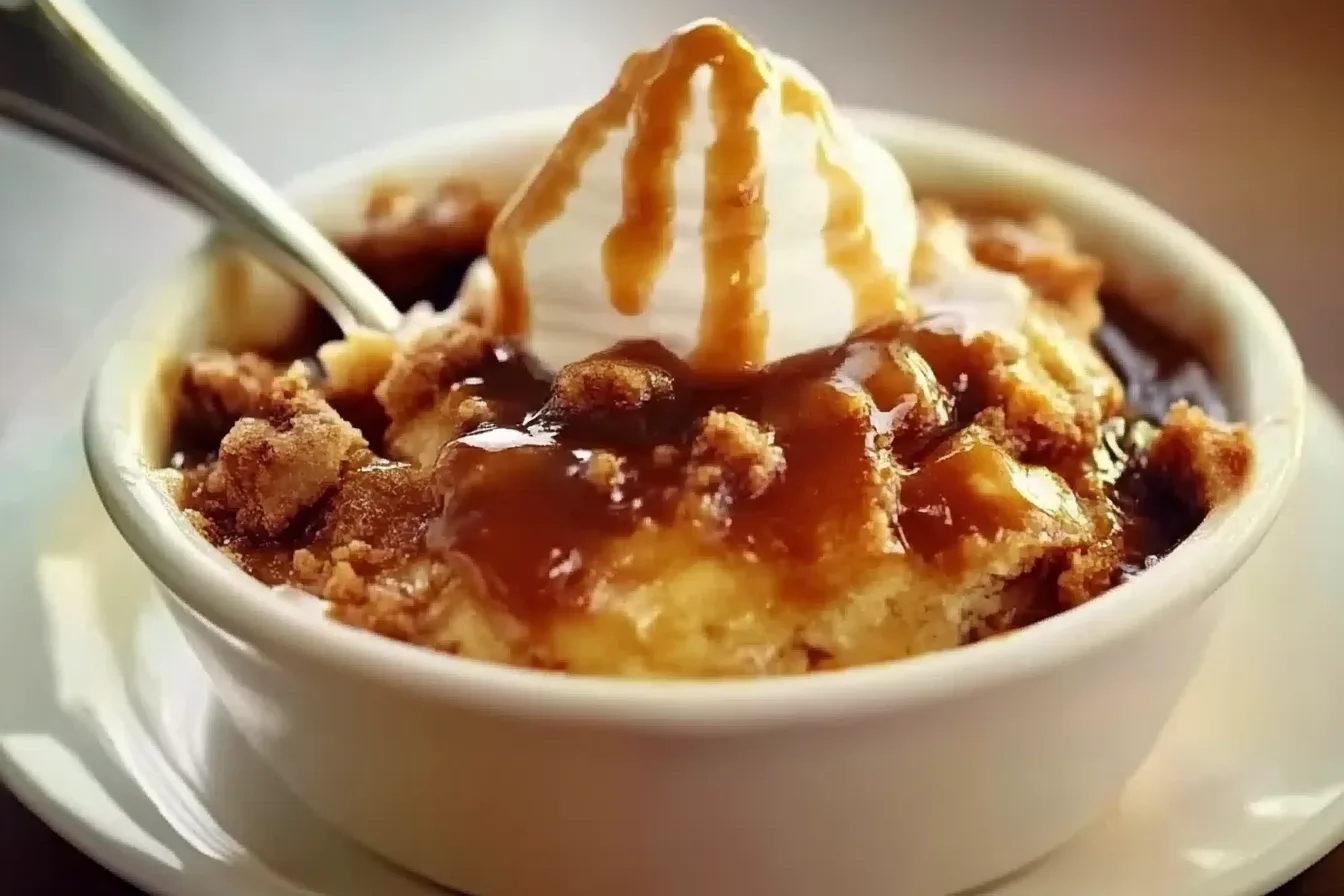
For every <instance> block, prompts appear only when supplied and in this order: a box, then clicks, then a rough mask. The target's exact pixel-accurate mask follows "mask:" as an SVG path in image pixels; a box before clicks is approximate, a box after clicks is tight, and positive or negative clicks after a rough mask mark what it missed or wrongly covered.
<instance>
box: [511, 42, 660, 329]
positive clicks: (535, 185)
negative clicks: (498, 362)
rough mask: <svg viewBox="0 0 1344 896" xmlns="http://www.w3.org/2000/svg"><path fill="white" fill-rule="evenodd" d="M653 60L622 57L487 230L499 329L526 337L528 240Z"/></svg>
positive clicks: (557, 207) (564, 197)
mask: <svg viewBox="0 0 1344 896" xmlns="http://www.w3.org/2000/svg"><path fill="white" fill-rule="evenodd" d="M652 59H653V55H652V54H649V53H636V54H634V55H632V56H631V57H630V58H629V59H627V60H626V61H625V65H624V66H622V68H621V73H620V76H619V77H618V78H617V79H616V83H615V84H613V85H612V87H611V90H609V91H607V94H606V96H604V97H603V98H602V99H601V100H599V101H598V102H597V104H596V105H594V106H593V107H592V108H590V109H588V110H586V111H585V112H583V114H581V115H580V116H579V117H578V118H576V119H575V120H574V123H573V124H571V125H570V126H569V130H568V131H566V132H565V135H564V136H563V137H562V138H560V142H559V143H557V144H556V146H555V149H554V150H552V152H551V154H550V155H549V156H547V157H546V161H545V163H544V164H543V165H542V167H541V170H540V171H538V172H537V174H536V176H535V177H534V178H533V180H532V183H531V184H530V185H529V186H528V188H527V189H526V190H524V191H523V192H522V193H521V194H519V195H518V196H517V197H516V202H515V204H514V205H513V206H512V207H510V208H506V209H505V210H504V212H503V218H501V219H500V221H497V222H496V225H495V227H493V228H492V229H491V231H490V236H489V238H488V242H487V253H488V255H489V258H490V264H491V266H492V267H493V268H494V270H495V276H496V277H497V278H498V281H499V303H500V304H499V328H500V332H501V333H502V334H503V335H505V336H525V335H526V334H527V332H528V326H529V322H530V317H531V313H530V308H529V299H528V294H527V284H526V278H525V276H524V272H523V254H524V252H525V251H526V249H527V241H528V240H529V239H531V238H532V236H533V235H534V234H536V232H537V231H538V230H540V229H541V228H543V227H545V226H546V225H547V224H550V223H551V222H552V221H554V220H555V219H556V218H558V217H560V214H561V213H562V212H563V211H564V210H565V203H566V202H567V201H568V200H569V196H570V194H571V193H573V192H574V189H575V188H576V187H578V185H579V178H580V176H581V175H582V174H583V167H584V165H585V164H586V163H587V162H588V160H589V159H591V158H592V157H593V156H594V155H596V154H597V152H598V151H599V150H600V149H601V148H602V147H603V146H604V145H605V144H606V142H607V136H608V134H610V132H611V131H612V130H614V129H615V128H618V127H620V126H621V125H622V124H623V123H624V122H625V120H626V117H627V116H628V115H629V114H630V109H631V107H632V105H633V104H634V101H635V86H636V84H637V83H640V82H642V80H643V79H644V78H646V77H648V72H649V66H650V62H651V60H652ZM632 145H633V144H632ZM637 211H639V212H641V213H642V212H645V211H648V209H647V208H640V209H638V210H637ZM642 230H643V228H642V227H641V228H640V231H641V232H642Z"/></svg>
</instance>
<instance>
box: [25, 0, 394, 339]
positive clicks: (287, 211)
mask: <svg viewBox="0 0 1344 896" xmlns="http://www.w3.org/2000/svg"><path fill="white" fill-rule="evenodd" d="M0 117H3V118H6V119H9V120H12V121H15V122H18V123H20V124H23V125H25V126H27V127H30V128H32V129H34V130H36V131H39V132H41V133H43V134H45V135H47V136H50V137H54V138H56V139H57V140H60V141H61V142H63V143H65V144H67V145H69V146H72V147H75V148H77V149H80V150H83V151H85V152H87V153H90V154H92V155H94V156H96V157H98V158H100V159H102V160H104V161H107V162H110V163H112V164H114V165H116V166H118V167H120V168H122V169H124V170H126V171H128V172H130V173H132V174H135V175H137V176H139V177H140V178H142V179H144V180H146V181H148V182H150V183H152V184H154V185H156V186H158V187H160V188H161V189H164V190H166V191H168V192H170V193H172V194H173V195H175V196H178V197H179V198H181V199H184V200H186V201H187V202H189V203H191V204H192V205H194V206H196V207H197V208H198V209H200V210H201V211H203V212H205V213H206V214H207V215H209V216H210V217H212V218H214V219H215V220H217V221H218V222H219V223H220V225H221V226H222V227H223V228H224V229H225V230H227V231H228V232H229V234H230V235H231V236H233V237H234V238H236V239H238V240H239V241H240V242H242V243H243V244H245V245H247V246H248V247H249V248H250V249H252V250H253V251H254V252H255V253H256V254H257V256H258V257H259V258H262V259H263V260H265V261H266V262H268V263H269V264H271V265H272V266H274V267H275V269H276V270H277V271H279V272H280V273H282V274H284V275H285V276H287V277H289V278H290V279H292V280H293V281H294V282H296V283H297V284H299V285H300V286H302V287H304V288H305V289H307V290H308V291H309V292H311V293H312V294H313V295H314V296H315V297H316V298H317V299H318V301H320V302H321V303H322V305H323V307H324V308H326V310H327V312H328V313H330V314H331V316H332V317H333V318H335V320H336V322H337V323H338V324H339V325H340V327H341V328H342V329H343V330H346V331H348V330H350V329H351V328H352V327H355V326H363V327H368V328H371V329H375V330H380V331H383V332H391V331H393V330H395V329H396V328H397V327H398V326H399V324H400V323H401V313H400V312H399V311H398V310H397V309H396V307H395V306H393V304H392V303H391V301H389V300H388V298H387V296H386V295H384V294H383V292H382V291H381V290H380V289H379V288H378V287H377V286H376V285H374V283H373V282H372V281H371V280H369V278H368V277H366V276H364V274H363V273H362V272H361V271H360V270H359V269H358V268H357V267H355V266H354V265H353V264H351V262H350V261H349V260H348V259H347V258H346V257H345V256H344V255H343V254H342V253H341V252H340V250H338V249H337V248H336V247H335V246H334V245H332V244H331V242H330V241H328V240H327V239H326V237H324V236H323V235H322V234H321V233H319V232H318V231H317V229H316V228H314V227H313V226H312V225H311V224H309V223H308V222H307V221H306V220H304V219H303V217H301V216H300V215H299V214H298V213H297V212H296V211H295V210H294V209H293V208H291V207H290V206H289V204H288V203H286V202H285V201H284V200H283V199H282V198H280V196H279V195H278V194H276V193H275V191H273V190H272V189H271V188H270V187H269V186H267V185H266V183H265V181H263V180H262V179H261V177H260V176H258V175H257V173H256V172H255V171H253V170H252V169H251V168H250V167H249V166H248V165H247V164H246V163H245V162H244V161H243V160H242V159H240V158H238V156H236V155H235V154H234V153H233V152H232V151H230V150H229V148H228V147H227V146H226V145H225V144H224V143H223V142H222V141H221V140H220V139H219V138H218V137H216V136H215V135H214V134H212V133H211V132H210V130H209V129H208V128H206V127H205V125H203V124H202V123H201V122H200V121H198V120H197V119H196V117H195V116H193V115H192V114H191V112H190V111H188V110H187V109H186V107H184V106H183V105H182V104H181V103H180V102H178V101H177V99H175V98H174V97H173V95H172V94H171V93H170V92H169V91H168V90H167V89H166V88H164V87H163V85H161V84H159V83H158V81H156V80H155V79H154V77H153V76H152V75H151V74H150V73H149V72H148V71H146V70H145V68H144V66H142V65H141V64H140V63H139V62H138V61H137V60H136V59H135V57H134V56H133V55H132V54H131V53H130V52H129V51H128V50H127V49H126V48H125V47H124V46H122V44H121V43H120V42H119V41H118V40H117V39H116V38H115V37H114V36H113V35H112V33H111V32H110V31H108V29H107V28H106V27H105V26H104V25H103V24H102V22H100V21H99V20H98V18H97V17H96V16H95V15H94V14H93V12H92V11H91V10H90V9H89V8H88V7H87V6H86V5H85V4H84V3H82V2H80V0H0Z"/></svg>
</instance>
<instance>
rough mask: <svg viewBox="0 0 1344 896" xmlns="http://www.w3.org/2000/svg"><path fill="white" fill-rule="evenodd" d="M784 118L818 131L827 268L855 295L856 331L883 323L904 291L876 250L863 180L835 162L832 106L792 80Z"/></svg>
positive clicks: (788, 83) (784, 100)
mask: <svg viewBox="0 0 1344 896" xmlns="http://www.w3.org/2000/svg"><path fill="white" fill-rule="evenodd" d="M782 103H783V107H784V114H786V115H801V116H803V117H805V118H808V119H810V120H811V121H812V122H813V123H814V124H815V125H816V128H817V131H818V134H819V139H818V141H817V173H818V174H820V175H821V177H822V179H823V180H825V181H826V188H827V194H828V206H827V211H826V224H825V225H824V226H823V228H822V232H821V235H822V242H823V244H824V246H825V250H826V263H827V264H829V265H830V267H831V269H832V270H834V271H835V272H836V273H837V274H839V275H840V276H841V277H842V278H843V279H844V280H845V282H846V283H847V284H849V288H850V291H851V292H852V293H853V296H854V311H853V320H854V326H855V327H856V328H857V327H860V326H862V325H863V324H866V323H868V322H870V321H874V320H881V319H882V318H885V317H888V316H890V315H892V314H894V313H895V312H896V307H897V298H898V296H899V294H900V287H899V286H898V284H897V283H896V278H895V277H893V276H892V275H891V273H890V272H888V271H887V270H886V268H885V266H884V265H883V263H882V259H881V257H880V256H879V255H878V254H877V251H876V249H875V248H874V246H873V233H872V230H871V229H870V228H869V227H868V223H867V218H866V216H865V214H864V203H863V191H862V189H861V188H860V187H859V184H858V181H856V180H855V179H854V176H853V175H852V174H850V173H849V171H847V170H846V169H845V168H844V166H843V165H840V164H839V163H838V162H836V161H835V160H834V159H833V156H834V154H835V122H834V121H833V120H832V116H831V113H830V107H829V104H828V103H827V102H826V101H825V100H823V99H822V98H821V97H820V96H818V95H817V94H816V92H814V91H812V90H810V89H808V88H807V87H804V86H803V85H801V84H799V83H798V82H797V81H796V80H794V79H792V78H789V79H786V80H785V81H784V84H783V96H782Z"/></svg>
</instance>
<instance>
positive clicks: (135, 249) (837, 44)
mask: <svg viewBox="0 0 1344 896" xmlns="http://www.w3.org/2000/svg"><path fill="white" fill-rule="evenodd" d="M93 6H94V7H95V8H96V9H97V10H98V11H99V12H100V13H102V14H103V15H104V17H105V18H106V20H107V21H108V23H109V24H110V25H111V26H112V27H113V28H114V29H115V30H116V31H117V32H118V33H119V34H120V35H122V37H123V39H124V40H125V41H126V43H127V44H128V45H129V46H130V47H131V49H132V50H134V51H135V52H137V53H138V54H139V55H140V56H141V58H142V59H143V60H144V61H145V62H146V63H147V64H148V66H149V67H150V68H151V69H152V70H153V71H155V72H156V73H157V74H158V75H159V76H160V77H161V78H162V79H163V80H164V81H165V82H166V83H167V84H168V85H169V86H170V87H171V88H173V89H174V90H175V91H177V92H178V93H179V95H180V96H181V97H182V98H183V99H184V100H185V101H186V102H187V104H188V105H190V106H191V107H193V108H194V109H196V110H197V111H198V112H199V113H200V114H201V115H202V117H203V118H204V119H205V120H206V121H207V123H208V124H210V125H211V126H212V127H213V128H215V129H216V130H217V131H218V132H219V133H220V134H221V135H222V136H223V137H224V138H225V139H226V140H228V141H230V142H231V143H232V144H233V145H234V146H235V147H236V148H237V149H238V150H239V151H240V153H241V154H242V155H243V156H244V157H245V158H247V159H249V160H250V161H251V162H253V164H254V165H255V166H256V167H257V168H258V169H259V170H260V171H261V173H262V174H263V175H265V176H267V177H269V178H272V179H275V180H280V179H283V178H285V177H287V176H289V175H291V174H293V173H296V172H298V171H301V170H303V169H304V168H305V167H308V166H311V165H313V164H315V163H318V162H320V161H323V160H325V159H329V158H332V157H335V156H339V155H341V154H344V153H347V152H350V151H352V150H355V149H359V148H361V147H363V146H367V145H369V144H371V143H374V142H377V141H379V140H383V139H387V138H390V137H394V136H397V135H399V134H403V133H406V132H410V131H414V130H417V129H421V128H425V127H429V126H433V125H435V124H440V123H443V122H445V121H449V120H454V119H461V118H466V117H469V116H473V115H478V114H483V113H488V112H491V111H499V110H502V109H513V108H522V107H525V106H529V105H534V104H539V103H550V102H559V101H569V100H576V99H582V98H584V97H590V96H593V95H594V93H595V92H596V91H599V90H601V89H602V88H603V87H604V86H605V82H606V81H607V79H608V78H609V77H610V76H611V73H612V72H613V70H614V68H615V66H616V65H617V64H618V62H619V59H620V57H621V55H622V53H623V52H624V51H625V50H627V49H629V48H632V47H634V46H637V45H640V44H643V43H647V42H649V41H652V40H656V39H657V38H658V37H659V36H660V35H661V34H662V33H664V32H665V31H666V30H668V29H669V28H671V27H673V26H675V25H678V24H681V23H682V22H683V21H685V20H686V19H688V18H691V17H693V16H695V15H698V14H701V13H702V12H703V10H704V6H703V5H702V4H698V3H692V2H689V0H686V2H682V0H665V2H660V3H650V4H630V5H624V4H619V5H618V4H617V3H615V2H612V0H606V2H604V0H568V2H566V3H563V4H562V3H554V2H551V0H493V2H492V3H489V4H486V3H466V2H462V0H398V2H396V3H392V4H388V5H387V6H385V7H381V8H380V7H377V6H376V5H375V4H372V3H369V2H357V0H287V2H285V3H274V2H271V0H232V2H231V3H216V2H212V0H103V2H98V0H94V2H93ZM715 7H716V12H717V14H719V15H721V16H723V17H724V18H726V19H728V20H729V21H732V22H733V23H734V24H737V25H739V26H740V27H743V28H745V29H746V30H747V31H748V33H750V34H752V35H754V36H756V37H757V38H759V39H760V40H761V41H762V42H764V43H767V44H769V45H770V46H772V47H774V48H776V49H778V50H780V51H782V52H784V53H787V54H789V55H794V56H798V57H801V58H802V59H804V60H805V61H806V62H807V64H808V65H809V67H810V68H812V69H813V71H814V72H815V73H816V74H817V75H818V76H819V77H820V78H821V79H822V80H823V81H824V82H825V83H826V84H827V85H828V86H829V87H830V89H831V91H832V93H833V94H834V95H835V96H836V97H837V98H838V99H839V100H840V101H842V102H849V103H856V104H863V105H870V106H882V107H888V108H899V109H905V110H909V111H913V112H918V113H921V114H926V115H933V116H936V117H940V118H944V119H948V120H951V121H956V122H959V123H964V124H969V125H973V126H976V127H980V128H984V129H987V130H991V131H994V132H997V133H1000V134H1003V135H1005V136H1009V137H1012V138H1016V139H1020V140H1022V141H1025V142H1028V143H1031V144H1035V145H1037V146H1040V147H1042V148H1044V149H1047V150H1050V151H1053V152H1055V153H1058V154H1060V155H1064V156H1067V157H1069V158H1071V159H1074V160H1077V161H1079V162H1082V163H1084V164H1087V165H1090V166H1092V167H1094V168H1096V169H1098V170H1100V171H1102V172H1104V173H1106V174H1108V175H1111V176H1113V177H1115V178H1116V179H1118V180H1120V181H1122V182H1124V183H1126V184H1128V185H1130V186H1131V187H1133V188H1135V189H1136V190H1138V191H1140V192H1142V193H1145V194H1147V195H1148V196H1150V197H1151V198H1153V199H1155V200H1156V201H1157V202H1159V203H1160V204H1162V205H1164V206H1166V207H1167V208H1169V209H1171V210H1172V211H1173V212H1174V213H1176V214H1177V216H1179V217H1181V218H1183V219H1185V220H1186V221H1188V222H1189V223H1191V224H1192V225H1193V226H1194V227H1195V228H1196V229H1197V230H1199V231H1201V232H1202V233H1204V234H1205V235H1206V236H1207V237H1208V238H1209V239H1210V240H1212V241H1213V242H1214V243H1215V244H1216V245H1218V246H1219V247H1220V248H1222V249H1223V250H1224V251H1225V252H1227V254H1229V255H1230V256H1231V257H1233V258H1234V259H1236V260H1237V261H1238V262H1239V263H1241V265H1242V266H1243V267H1244V268H1245V269H1246V270H1247V271H1248V272H1249V273H1250V274H1251V275H1252V276H1253V277H1254V278H1255V279H1256V280H1257V281H1259V282H1260V283H1261V285H1262V286H1263V287H1264V288H1265V290H1266V292H1267V293H1268V294H1269V295H1270V296H1271V297H1272V298H1273V299H1274V300H1275V302H1276V303H1277V305H1278V306H1279V308H1280V310H1281V312H1282V313H1283V315H1284V317H1285V318H1286V319H1287V320H1288V323H1289V326H1290V327H1291V329H1292V330H1293V332H1294V334H1295V335H1296V337H1297V339H1298V341H1299V344H1300V346H1301V348H1302V353H1303V356H1304V357H1305V359H1306V362H1307V367H1308V370H1309V371H1310V373H1311V374H1312V376H1313V377H1314V378H1315V379H1316V380H1317V382H1319V383H1320V384H1321V385H1322V386H1323V387H1324V389H1325V391H1326V392H1327V393H1328V394H1330V395H1331V396H1332V397H1333V398H1334V399H1335V400H1341V399H1344V353H1341V352H1339V351H1338V350H1337V347H1336V346H1337V339H1338V337H1339V334H1340V333H1341V327H1342V326H1344V310H1341V309H1342V308H1344V303H1341V302H1340V301H1338V289H1339V286H1338V284H1339V283H1341V282H1344V251H1342V250H1341V246H1344V165H1342V164H1340V162H1339V147H1340V146H1341V145H1344V103H1341V102H1340V100H1339V92H1338V91H1339V89H1340V85H1344V5H1340V4H1331V3H1323V2H1322V3H1313V2H1311V0H1301V2H1276V0H1182V2H1180V3H1173V2H1170V0H1113V2H1109V3H1107V2H1102V0H1097V2H1092V3H1077V2H1074V0H1000V2H997V3H994V4H989V3H979V4H972V3H970V2H937V0H923V2H910V3H906V4H895V3H891V4H885V5H880V4H873V3H870V2H868V0H828V2H827V3H807V2H795V0H719V2H717V3H716V4H715ZM380 9H381V10H382V11H379V10H380ZM615 10H620V12H619V13H616V12H614V11H615ZM468 74H469V75H470V77H469V78H467V77H465V76H466V75H468ZM202 233H203V228H202V226H201V224H200V223H199V222H198V221H197V220H196V219H195V218H194V217H193V216H191V215H190V214H188V213H186V212H185V211H183V210H182V209H179V208H176V207H174V206H172V205H170V204H167V203H166V202H163V201H162V200H160V199H157V198H156V197H154V196H152V195H151V194H149V193H147V192H145V191H143V190H141V189H140V188H138V187H137V186H135V185H134V184H131V183H129V182H127V181H124V180H121V179H119V178H118V177H116V176H114V175H112V174H109V173H108V172H105V171H101V170H98V169H95V168H93V167H91V166H88V165H86V164H84V163H83V162H82V161H80V160H77V159H74V158H72V157H70V156H67V155H65V154H63V153H60V152H55V151H52V149H51V148H50V147H49V146H47V145H45V144H42V143H40V142H38V141H35V140H32V139H30V138H28V137H27V136H25V135H23V134H20V133H18V132H16V131H11V130H6V129H5V128H4V127H3V126H0V433H2V432H3V431H4V429H5V428H6V426H7V423H8V422H9V421H11V420H13V419H14V418H15V417H16V416H17V415H19V414H22V413H34V412H39V411H40V410H41V409H43V408H46V407H47V405H46V404H45V403H44V398H45V397H46V396H47V395H49V394H54V393H55V392H56V391H66V390H68V389H70V388H71V387H77V386H78V384H79V383H80V382H81V381H82V380H83V379H85V378H86V377H87V376H88V374H89V371H90V370H91V369H92V366H93V364H94V363H95V361H96V358H97V356H98V353H99V350H100V348H101V346H102V345H103V344H105V342H106V341H107V339H108V338H109V334H111V333H113V332H115V330H116V328H117V326H118V322H119V321H120V320H121V319H122V317H123V316H124V313H125V311H126V310H127V306H126V302H124V301H120V297H122V296H125V295H127V294H128V293H130V292H131V291H132V287H133V286H134V285H135V284H136V283H138V282H141V281H143V280H144V279H145V278H147V277H149V276H151V275H152V274H153V273H154V272H155V271H156V270H160V269H162V268H163V267H164V265H165V264H166V263H167V262H168V261H169V260H170V259H171V258H173V256H175V255H177V254H180V253H181V252H182V251H184V250H185V249H186V248H187V247H189V246H190V245H191V244H192V243H193V242H194V241H196V240H197V239H199V238H200V236H201V235H202ZM17 370H23V371H24V375H23V376H11V375H9V374H10V373H11V372H12V371H17ZM34 370H36V371H38V374H39V375H36V376H34V375H33V374H32V373H31V372H32V371H34ZM0 864H3V866H4V868H5V874H6V877H7V879H8V880H10V881H11V883H12V884H14V883H16V884H17V887H16V889H13V890H11V892H15V893H23V894H28V893H33V894H37V893H57V892H70V893H79V894H81V896H102V894H120V896H127V894H132V893H134V892H135V891H134V890H133V889H132V888H129V887H127V886H126V885H125V884H122V883H119V882H118V881H116V880H115V879H114V878H113V877H111V875H109V874H107V873H106V872H104V871H102V870H101V869H99V868H97V867H96V866H94V865H93V863H91V862H90V861H88V860H86V859H84V858H83V857H82V856H80V855H78V854H77V853H76V852H75V851H74V850H73V849H71V848H69V847H68V846H66V845H65V844H64V843H63V842H62V841H61V840H60V839H59V838H58V837H56V835H54V834H52V833H51V832H49V831H48V830H46V829H45V828H44V827H43V826H42V825H41V823H40V822H38V821H37V820H36V819H34V818H33V817H32V816H31V815H29V814H28V813H27V812H26V811H25V810H24V809H23V808H22V807H21V806H19V804H18V803H17V802H16V801H15V800H14V799H13V797H12V796H10V795H9V794H7V793H5V792H4V791H3V789H0ZM1340 892H1344V850H1337V851H1336V852H1335V853H1333V854H1332V855H1331V856H1329V857H1328V858H1327V859H1326V860H1324V861H1323V862H1321V863H1320V864H1319V865H1318V866H1317V867H1316V868H1314V869H1312V870H1311V871H1309V872H1308V873H1306V874H1305V875H1303V876H1302V877H1301V878H1299V879H1298V880H1297V881H1294V882H1293V883H1292V884H1290V885H1288V886H1286V887H1284V888H1283V889H1282V890H1281V891H1279V894H1278V896H1325V894H1332V896H1334V894H1338V893H1340Z"/></svg>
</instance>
